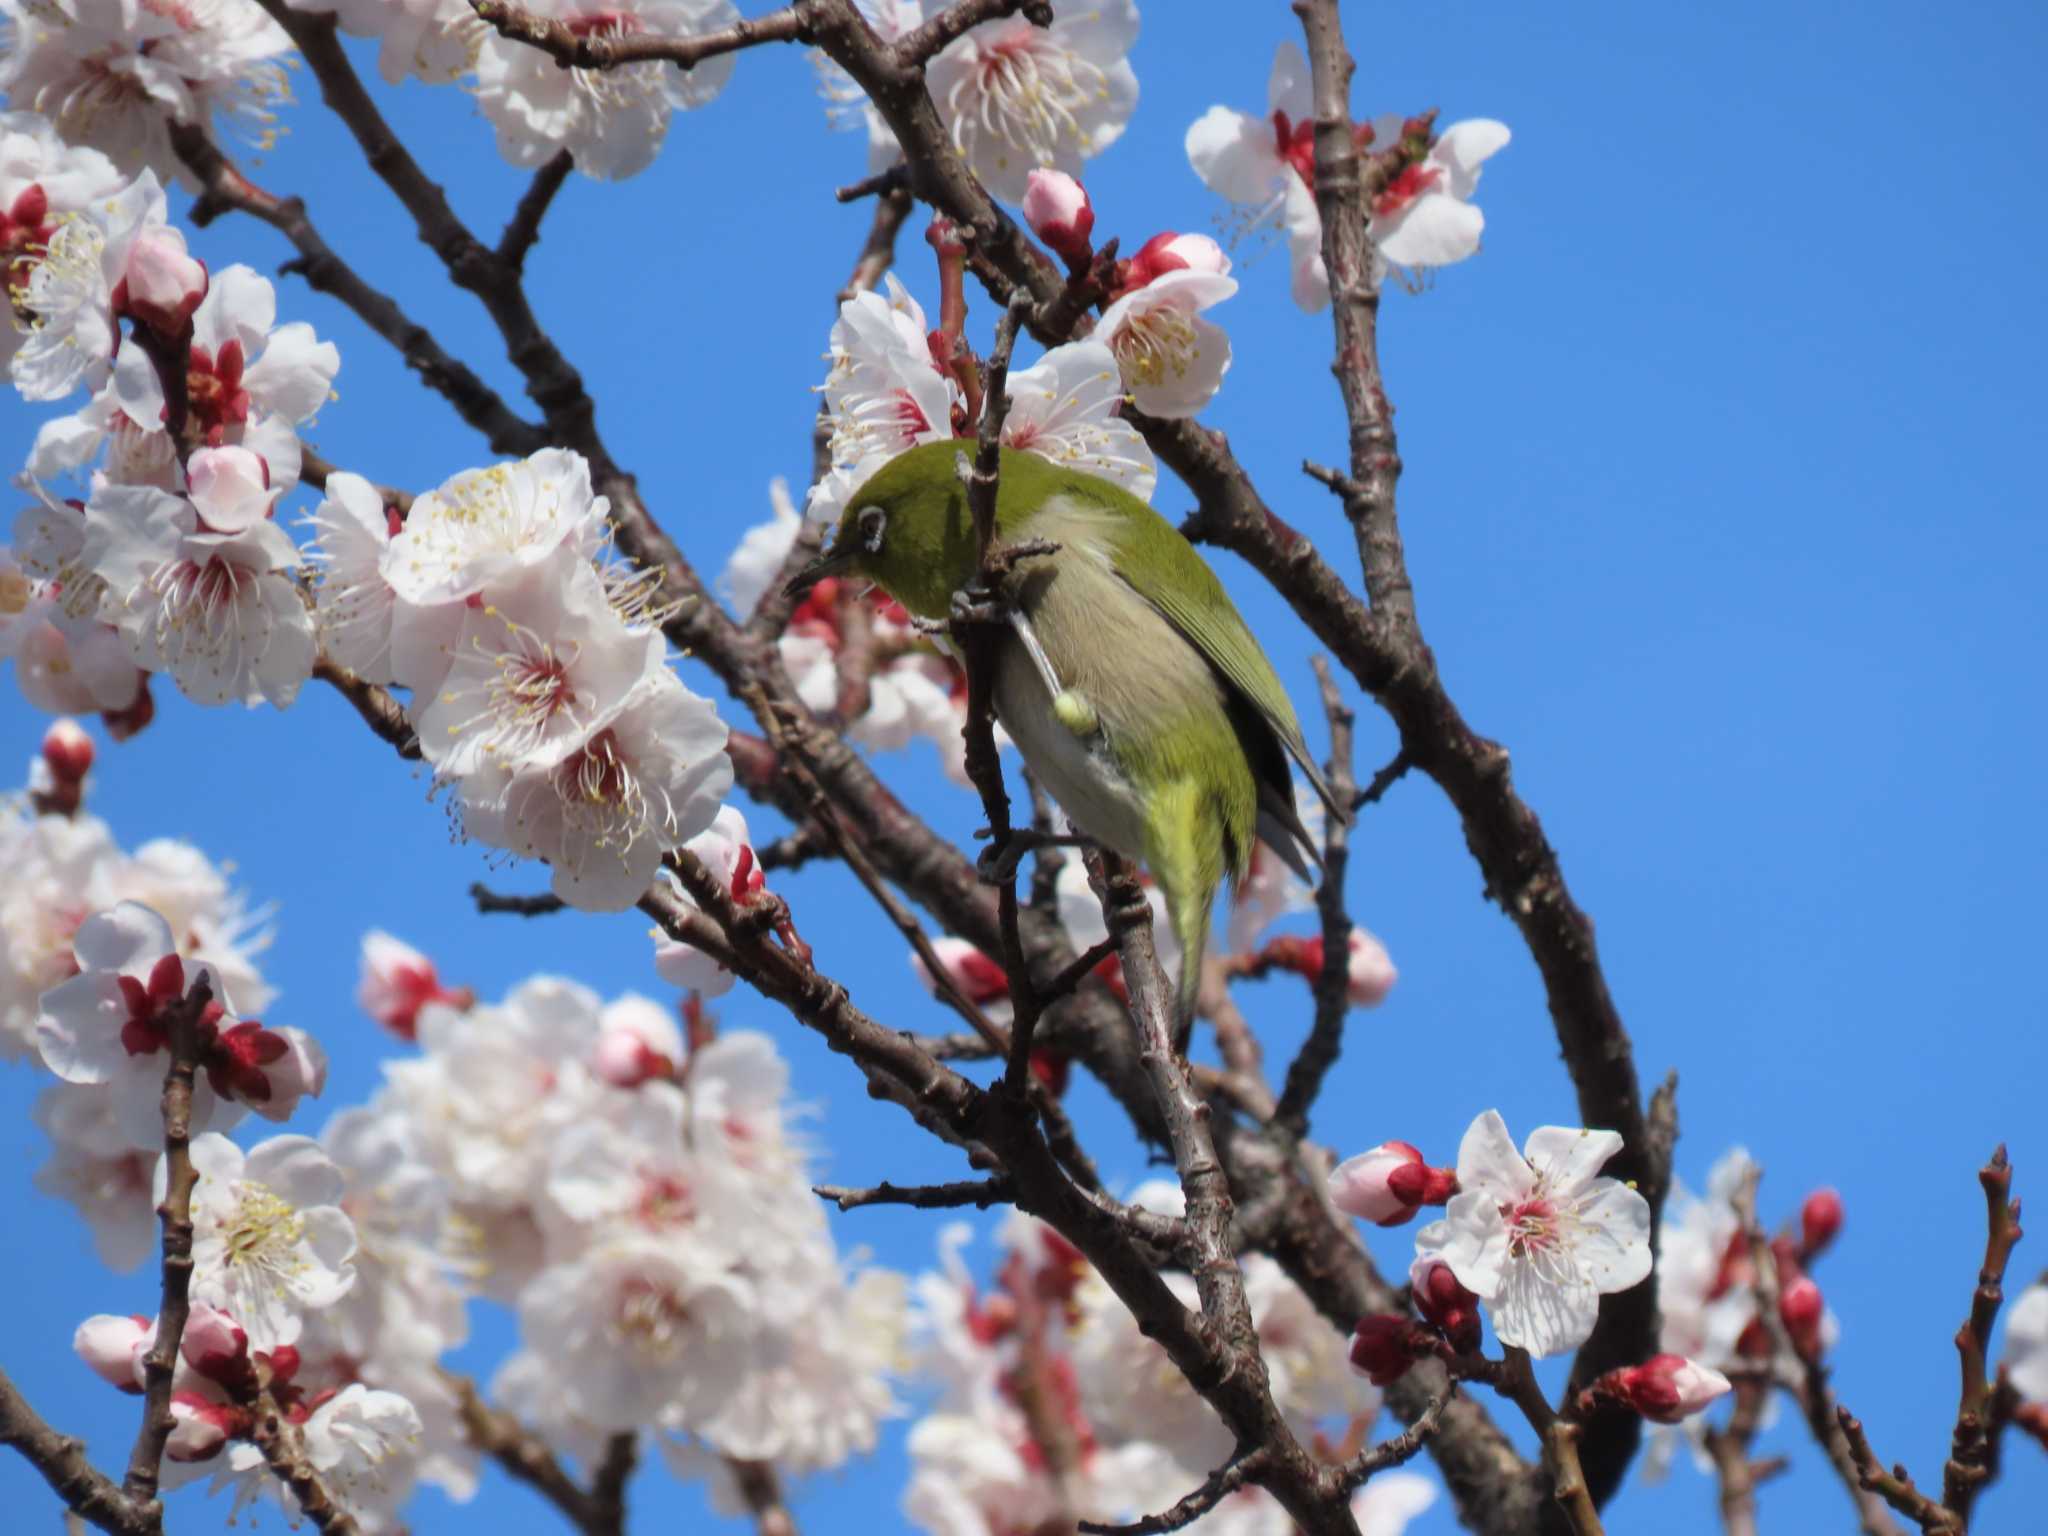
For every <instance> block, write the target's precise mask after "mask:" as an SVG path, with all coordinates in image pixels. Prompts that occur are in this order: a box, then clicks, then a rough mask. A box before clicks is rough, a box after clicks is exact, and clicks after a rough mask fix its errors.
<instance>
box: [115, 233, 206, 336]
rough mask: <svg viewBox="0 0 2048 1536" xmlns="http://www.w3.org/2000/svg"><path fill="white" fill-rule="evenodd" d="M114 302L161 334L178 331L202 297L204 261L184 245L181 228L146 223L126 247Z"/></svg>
mask: <svg viewBox="0 0 2048 1536" xmlns="http://www.w3.org/2000/svg"><path fill="white" fill-rule="evenodd" d="M121 286H122V289H123V291H124V296H125V299H126V302H125V303H123V304H121V305H119V306H118V307H119V308H120V309H121V310H122V311H123V312H124V313H126V314H130V315H133V316H134V317H135V318H136V319H137V320H140V321H141V322H142V323H143V324H145V325H147V326H148V327H149V328H150V329H151V330H153V331H155V332H157V333H158V334H159V335H162V336H166V337H176V336H179V335H181V334H183V332H184V330H185V327H186V325H187V324H189V323H190V322H191V319H192V312H193V311H194V310H195V309H197V308H198V307H199V303H200V300H202V299H204V298H205V297H206V263H205V262H203V261H200V260H199V259H198V258H196V257H194V256H192V255H189V254H188V253H187V252H186V250H185V232H184V231H183V230H181V229H176V228H174V227H172V226H171V225H169V224H155V225H151V226H149V227H148V228H145V229H144V230H143V231H142V232H141V234H139V235H137V236H136V238H135V243H134V244H133V245H132V246H130V247H129V248H128V266H127V269H126V271H125V272H124V273H123V275H122V280H121Z"/></svg>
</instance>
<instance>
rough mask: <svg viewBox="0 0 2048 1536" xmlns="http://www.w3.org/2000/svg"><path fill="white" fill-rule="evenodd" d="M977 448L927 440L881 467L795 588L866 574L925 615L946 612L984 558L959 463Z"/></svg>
mask: <svg viewBox="0 0 2048 1536" xmlns="http://www.w3.org/2000/svg"><path fill="white" fill-rule="evenodd" d="M973 452H974V445H973V444H972V443H969V442H965V441H961V440H955V439H947V440H944V441H940V442H936V443H924V444H922V445H920V446H918V447H916V448H912V449H911V450H910V451H909V452H908V453H900V454H898V455H897V456H896V457H895V458H893V459H891V460H890V461H889V462H888V463H887V464H884V465H883V466H882V467H881V468H880V469H878V470H876V471H875V472H874V474H872V475H870V476H869V477H868V478H867V480H866V481H865V482H864V483H863V484H862V485H861V486H860V488H859V489H858V490H856V491H855V492H854V493H853V494H852V495H851V496H849V497H848V498H847V499H846V511H845V513H844V515H842V516H841V517H840V519H839V527H838V528H837V530H836V531H835V532H834V533H833V535H832V543H831V545H830V547H829V548H827V549H826V551H825V553H824V554H822V555H820V556H819V557H818V558H817V559H816V560H813V561H812V562H811V563H810V564H809V565H807V566H805V567H804V569H803V570H802V571H801V572H799V573H798V574H797V576H796V579H795V580H793V581H792V582H791V583H790V590H792V591H795V592H801V591H805V590H807V589H808V588H810V587H812V586H814V585H815V584H816V583H817V582H819V581H821V580H822V579H824V578H825V577H827V576H857V577H864V578H866V579H867V580H869V581H872V582H874V583H875V584H876V585H878V586H880V587H883V588H885V589H886V590H887V591H888V593H889V595H890V596H891V597H893V598H895V599H896V601H898V602H899V603H901V604H902V605H903V606H904V607H905V608H908V609H909V610H910V611H911V612H912V613H914V614H916V615H917V616H918V617H919V618H921V619H943V618H945V617H946V615H947V613H948V612H949V611H950V609H951V604H952V598H953V594H954V593H955V592H957V591H959V590H960V589H961V588H962V587H965V586H967V585H968V583H969V582H970V581H972V580H973V577H974V572H975V568H976V565H977V563H978V553H979V552H978V551H977V549H976V547H975V540H974V518H973V515H972V514H971V513H970V512H969V511H968V508H967V485H966V483H965V482H964V481H963V480H962V479H961V478H960V468H959V465H960V460H961V458H962V457H963V456H965V457H968V458H971V457H972V456H973ZM1015 457H1021V455H1013V454H1010V453H1007V452H1006V453H1005V454H1004V455H1003V469H1004V476H1005V483H1006V484H1007V479H1008V471H1009V467H1010V462H1011V460H1012V459H1013V458H1015ZM1006 500H1007V498H1006Z"/></svg>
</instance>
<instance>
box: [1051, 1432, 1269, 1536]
mask: <svg viewBox="0 0 2048 1536" xmlns="http://www.w3.org/2000/svg"><path fill="white" fill-rule="evenodd" d="M1266 1460H1267V1456H1266V1451H1265V1448H1264V1447H1262V1446H1252V1447H1249V1448H1247V1447H1244V1446H1239V1447H1238V1448H1237V1450H1236V1451H1234V1452H1232V1453H1231V1457H1230V1460H1228V1461H1226V1462H1225V1463H1223V1465H1222V1466H1220V1467H1218V1468H1217V1469H1216V1470H1215V1471H1213V1472H1211V1473H1210V1474H1209V1475H1208V1476H1207V1477H1205V1478H1203V1479H1202V1481H1201V1482H1200V1484H1198V1485H1197V1486H1196V1487H1195V1489H1194V1491H1193V1492H1191V1493H1189V1494H1187V1495H1186V1496H1185V1497H1184V1498H1181V1499H1178V1500H1176V1501H1175V1502H1174V1504H1173V1505H1172V1506H1171V1507H1170V1508H1168V1509H1163V1510H1161V1511H1160V1512H1159V1513H1158V1514H1156V1515H1147V1516H1145V1517H1144V1519H1142V1520H1133V1521H1130V1522H1129V1523H1128V1524H1124V1525H1111V1524H1107V1523H1105V1522H1103V1521H1100V1520H1083V1521H1082V1522H1081V1523H1080V1529H1081V1530H1083V1531H1086V1532H1088V1533H1089V1536H1165V1533H1166V1532H1168V1531H1177V1530H1180V1529H1181V1528H1182V1527H1183V1526H1188V1525H1193V1524H1194V1523H1195V1522H1196V1521H1197V1520H1199V1519H1201V1517H1202V1516H1204V1515H1206V1514H1207V1513H1209V1511H1210V1510H1212V1509H1214V1508H1215V1507H1216V1506H1217V1505H1218V1504H1221V1503H1222V1502H1223V1501H1224V1500H1225V1499H1227V1498H1229V1497H1230V1496H1231V1495H1232V1494H1233V1493H1236V1492H1237V1491H1238V1489H1240V1488H1242V1487H1244V1485H1245V1484H1246V1483H1247V1482H1249V1481H1250V1480H1251V1479H1252V1477H1253V1476H1255V1475H1256V1474H1257V1473H1259V1472H1261V1471H1263V1470H1264V1469H1265V1465H1266Z"/></svg>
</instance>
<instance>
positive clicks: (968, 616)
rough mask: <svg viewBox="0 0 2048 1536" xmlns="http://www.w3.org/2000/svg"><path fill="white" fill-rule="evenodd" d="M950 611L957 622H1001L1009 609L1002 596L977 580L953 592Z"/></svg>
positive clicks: (953, 620) (954, 621) (953, 619)
mask: <svg viewBox="0 0 2048 1536" xmlns="http://www.w3.org/2000/svg"><path fill="white" fill-rule="evenodd" d="M949 611H950V613H951V615H952V622H953V623H955V624H1000V623H1002V622H1003V621H1004V619H1005V617H1006V616H1007V614H1008V611H1009V610H1008V605H1006V604H1005V603H1004V602H1003V600H1002V599H1001V598H1000V597H998V596H997V595H996V594H995V593H993V592H991V591H990V590H989V589H988V588H987V587H984V586H982V585H981V584H980V583H979V582H976V583H974V584H973V585H971V586H965V587H962V588H961V589H960V590H959V591H957V592H955V593H954V594H953V600H952V603H951V605H950V609H949Z"/></svg>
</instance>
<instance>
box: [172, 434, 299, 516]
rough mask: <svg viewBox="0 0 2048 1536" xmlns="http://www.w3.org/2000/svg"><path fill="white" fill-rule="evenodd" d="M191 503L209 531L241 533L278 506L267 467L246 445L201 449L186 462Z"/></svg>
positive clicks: (186, 475) (276, 492)
mask: <svg viewBox="0 0 2048 1536" xmlns="http://www.w3.org/2000/svg"><path fill="white" fill-rule="evenodd" d="M185 479H186V483H187V484H188V485H189V486H190V488H191V490H190V494H191V497H192V505H193V506H194V507H196V508H198V509H199V521H200V525H201V526H202V527H203V528H204V529H205V530H206V531H207V532H208V533H243V532H246V531H247V530H248V529H251V528H254V527H256V526H257V525H258V524H259V523H262V522H263V521H265V520H266V519H267V518H269V516H270V515H271V513H272V511H273V510H275V508H276V506H277V498H278V495H279V494H280V493H279V492H278V491H275V490H273V489H271V485H270V466H269V465H267V464H265V463H264V462H263V459H262V457H261V456H260V455H258V454H255V453H251V452H250V451H249V450H248V449H247V448H238V447H232V446H229V447H222V448H201V449H200V450H199V451H198V452H196V453H194V454H193V455H192V457H191V459H190V460H189V461H188V462H187V463H186V465H185Z"/></svg>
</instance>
